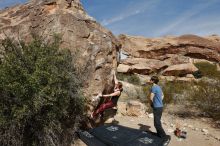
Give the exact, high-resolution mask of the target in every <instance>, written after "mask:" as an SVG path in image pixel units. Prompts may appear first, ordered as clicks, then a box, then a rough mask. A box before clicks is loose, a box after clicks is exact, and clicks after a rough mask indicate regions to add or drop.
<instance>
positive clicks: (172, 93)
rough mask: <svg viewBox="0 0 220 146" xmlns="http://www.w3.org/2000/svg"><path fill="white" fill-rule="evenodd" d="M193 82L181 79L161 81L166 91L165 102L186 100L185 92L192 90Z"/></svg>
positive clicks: (164, 91)
mask: <svg viewBox="0 0 220 146" xmlns="http://www.w3.org/2000/svg"><path fill="white" fill-rule="evenodd" d="M192 84H193V83H190V82H181V81H175V80H174V81H165V82H161V83H160V85H161V87H162V90H163V93H164V103H165V104H168V103H177V102H181V101H182V100H184V98H185V96H186V94H185V92H190V88H191V86H192Z"/></svg>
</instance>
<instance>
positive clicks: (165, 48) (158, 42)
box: [119, 35, 220, 62]
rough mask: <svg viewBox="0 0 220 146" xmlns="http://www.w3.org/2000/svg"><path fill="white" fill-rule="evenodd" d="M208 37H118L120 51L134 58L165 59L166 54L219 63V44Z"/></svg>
mask: <svg viewBox="0 0 220 146" xmlns="http://www.w3.org/2000/svg"><path fill="white" fill-rule="evenodd" d="M216 38H217V37H215V38H214V39H210V37H207V38H205V37H199V36H195V35H183V36H180V37H163V38H145V37H139V36H128V35H120V36H119V40H120V42H121V44H122V50H124V51H126V52H129V55H130V56H132V57H135V58H148V59H165V58H166V57H165V56H164V55H166V54H177V55H181V56H187V57H190V58H197V59H206V60H209V61H212V62H219V61H220V55H219V53H220V42H219V41H216Z"/></svg>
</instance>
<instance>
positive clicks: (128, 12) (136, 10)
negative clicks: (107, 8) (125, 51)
mask: <svg viewBox="0 0 220 146" xmlns="http://www.w3.org/2000/svg"><path fill="white" fill-rule="evenodd" d="M159 1H160V0H148V1H144V2H142V3H138V2H137V3H136V4H134V5H130V6H129V7H127V8H126V9H124V10H122V12H121V13H120V14H118V15H117V16H113V17H112V18H109V19H104V20H102V21H101V24H102V25H104V26H107V25H110V24H113V23H115V22H118V21H121V20H124V19H126V18H128V17H131V16H134V15H137V14H140V13H143V12H145V11H146V10H148V9H151V8H153V7H154V6H155V5H156V4H157V3H158V2H159Z"/></svg>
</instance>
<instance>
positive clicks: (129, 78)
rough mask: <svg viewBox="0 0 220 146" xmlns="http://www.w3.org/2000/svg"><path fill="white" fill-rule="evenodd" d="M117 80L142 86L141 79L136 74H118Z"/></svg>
mask: <svg viewBox="0 0 220 146" xmlns="http://www.w3.org/2000/svg"><path fill="white" fill-rule="evenodd" d="M117 78H118V79H119V80H121V81H125V82H128V83H131V84H134V85H140V84H141V83H140V79H139V77H138V76H137V75H135V74H124V73H118V74H117Z"/></svg>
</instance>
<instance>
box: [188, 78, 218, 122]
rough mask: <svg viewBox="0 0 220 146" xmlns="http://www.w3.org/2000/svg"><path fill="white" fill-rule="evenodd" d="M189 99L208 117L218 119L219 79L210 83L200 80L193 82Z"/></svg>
mask: <svg viewBox="0 0 220 146" xmlns="http://www.w3.org/2000/svg"><path fill="white" fill-rule="evenodd" d="M189 100H190V101H191V104H192V105H193V106H196V107H198V108H199V109H200V110H201V111H202V112H203V113H205V114H206V115H207V116H208V117H211V118H213V119H214V120H220V80H216V81H215V82H212V83H209V82H207V81H204V80H201V81H199V82H198V83H195V85H194V86H193V88H192V92H191V95H190V96H189Z"/></svg>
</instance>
